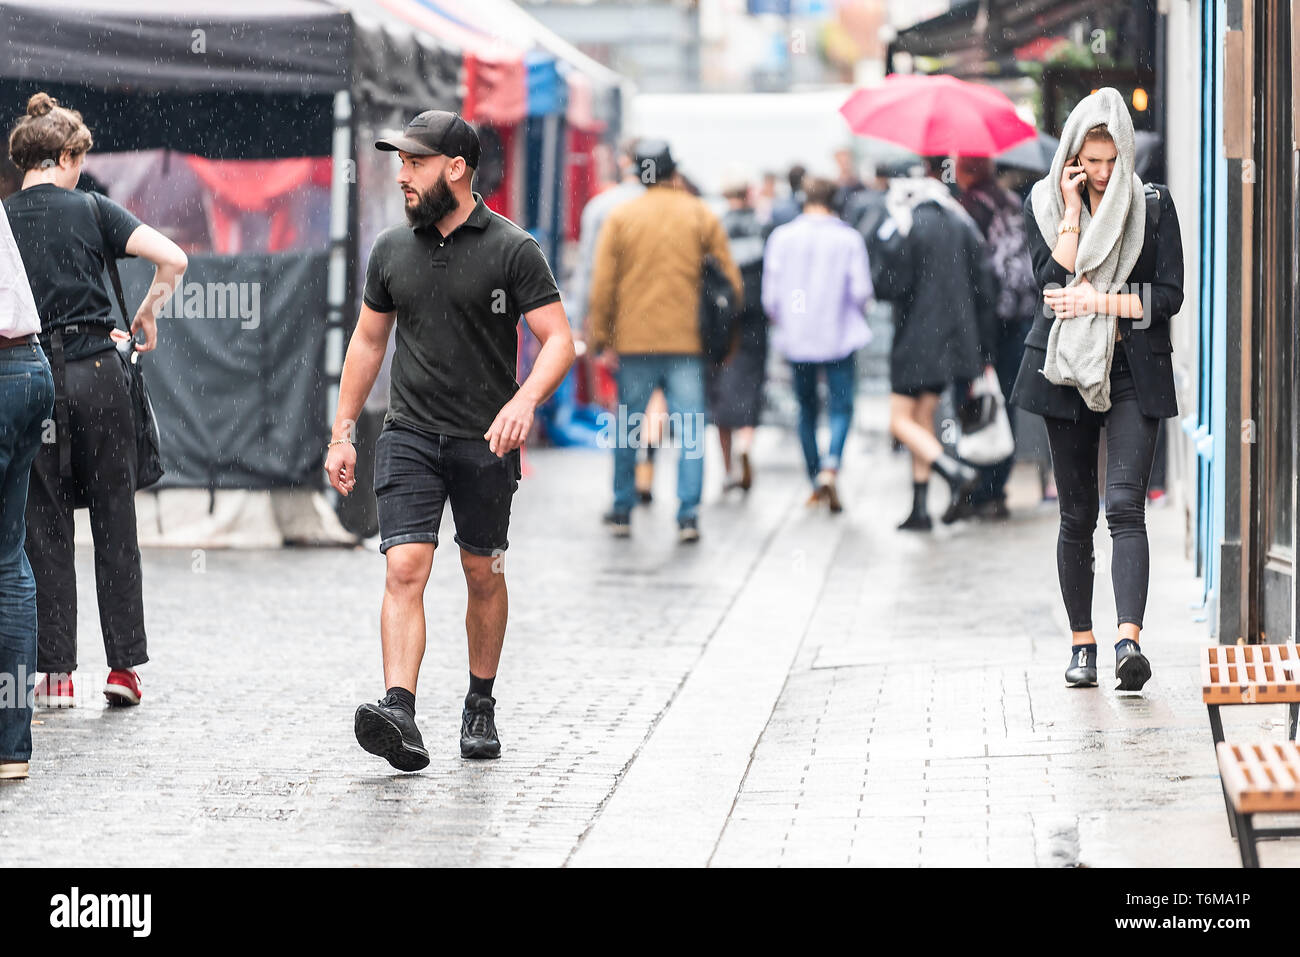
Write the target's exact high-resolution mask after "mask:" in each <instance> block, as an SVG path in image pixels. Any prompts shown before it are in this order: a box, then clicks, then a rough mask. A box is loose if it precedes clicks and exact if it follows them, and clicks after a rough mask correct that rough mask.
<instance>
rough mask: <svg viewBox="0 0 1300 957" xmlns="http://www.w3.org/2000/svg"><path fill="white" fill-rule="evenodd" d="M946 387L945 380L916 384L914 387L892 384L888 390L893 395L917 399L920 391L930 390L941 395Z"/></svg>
mask: <svg viewBox="0 0 1300 957" xmlns="http://www.w3.org/2000/svg"><path fill="white" fill-rule="evenodd" d="M946 388H948V384H947V383H946V382H936V383H934V384H933V385H923V386H917V387H916V388H914V389H903V388H899V387H898V386H893V387H892V388H891V389H890V391H891V392H893V393H894V395H902V396H906V397H907V398H909V399H919V398H920V397H921V393H922V392H931V393H933V394H935V395H943V390H944V389H946Z"/></svg>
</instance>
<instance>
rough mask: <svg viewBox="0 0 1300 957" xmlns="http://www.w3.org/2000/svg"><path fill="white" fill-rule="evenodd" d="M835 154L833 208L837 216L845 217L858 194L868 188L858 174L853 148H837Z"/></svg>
mask: <svg viewBox="0 0 1300 957" xmlns="http://www.w3.org/2000/svg"><path fill="white" fill-rule="evenodd" d="M834 155H835V168H836V170H837V174H836V179H835V199H834V202H833V204H832V209H833V211H834V212H835V215H836V216H839V217H841V218H844V214H845V212H846V211H847V210H849V209H850V208H852V207H853V205H854V202H855V200H856V199H857V197H858V194H859V193H861V192H862V191H863V190H864V189H866V185H865V184H864V183H863V182H862V177H861V176H859V175H858V170H857V166H856V165H855V163H854V161H853V150H851V149H849V148H848V147H844V148H841V149H838V150H836V151H835V154H834ZM846 222H847V220H846Z"/></svg>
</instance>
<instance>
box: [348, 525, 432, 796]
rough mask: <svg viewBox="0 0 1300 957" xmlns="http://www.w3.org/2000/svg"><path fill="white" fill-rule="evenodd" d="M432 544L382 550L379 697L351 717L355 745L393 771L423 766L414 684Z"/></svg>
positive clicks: (421, 643) (420, 655) (421, 654)
mask: <svg viewBox="0 0 1300 957" xmlns="http://www.w3.org/2000/svg"><path fill="white" fill-rule="evenodd" d="M433 551H434V546H433V543H432V542H407V543H406V544H404V545H394V546H393V547H392V548H390V549H388V551H387V552H385V553H384V554H385V558H386V559H387V560H388V572H387V575H386V577H385V580H384V604H383V607H382V609H381V610H380V613H379V634H380V641H381V643H382V645H383V653H384V687H385V688H386V689H387V692H386V693H385V695H384V697H383V698H382V699H380V701H379V702H378V703H377V704H363V705H361V707H359V708H357V713H356V717H355V718H354V719H353V725H354V729H355V731H356V736H357V743H358V744H360V745H361V747H363V748H364V749H365V750H367V751H369V752H370V753H371V754H377V755H379V756H380V757H381V758H384V759H385V760H386V761H388V763H389V764H391V765H392V766H393V767H395V768H397V769H398V770H399V771H419V770H420V769H421V768H424V767H427V766H428V764H429V752H428V751H426V750H425V748H424V740H423V739H422V738H421V737H420V730H419V728H417V727H416V726H415V683H416V681H417V680H418V679H419V677H420V662H421V660H422V659H423V658H424V586H425V585H427V584H428V582H429V570H430V569H431V568H432V567H433Z"/></svg>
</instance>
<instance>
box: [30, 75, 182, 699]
mask: <svg viewBox="0 0 1300 957" xmlns="http://www.w3.org/2000/svg"><path fill="white" fill-rule="evenodd" d="M91 146H92V139H91V135H90V130H89V129H87V127H86V124H85V123H84V122H83V121H82V118H81V114H80V113H78V112H77V111H75V110H69V109H65V108H64V107H61V106H59V105H58V103H57V101H55V100H54V99H52V98H51V97H50V96H48V95H47V94H45V93H37V94H36V95H34V96H33V97H32V98H31V99H30V100H29V101H28V103H27V115H26V116H24V117H23V118H22V119H21V120H19V121H18V124H17V125H16V126H15V127H14V129H13V132H12V133H11V134H10V136H9V155H10V157H11V158H12V159H13V161H14V164H15V165H16V166H17V167H18V168H19V169H21V170H23V184H22V189H21V190H20V191H19V192H17V193H14V194H13V195H12V196H10V197H9V198H8V199H6V200H5V209H6V211H7V212H8V215H9V222H10V225H11V226H12V227H13V233H14V238H15V239H16V241H17V243H18V249H19V251H20V252H21V253H22V258H23V265H24V266H25V267H26V271H27V278H28V280H29V281H30V282H31V288H32V293H33V296H34V298H35V302H36V309H37V312H38V313H39V314H40V317H41V346H42V348H43V349H44V350H45V351H46V353H47V354H48V355H49V357H50V365H51V367H52V371H53V375H54V385H55V405H54V435H53V439H54V441H52V442H47V443H45V444H43V445H42V446H41V449H40V452H39V453H38V454H37V456H36V462H35V464H34V465H33V467H32V474H31V484H30V487H29V488H28V495H27V545H26V549H27V557H28V559H29V560H30V561H31V565H32V570H33V572H34V574H35V578H36V608H37V619H38V622H39V630H40V642H39V649H38V654H37V659H38V669H39V670H40V671H43V672H45V673H46V674H45V677H44V678H43V679H42V680H41V682H40V684H38V685H37V688H36V699H35V700H36V704H37V705H38V706H40V707H52V708H60V707H72V706H73V705H74V703H75V694H74V691H73V685H72V672H74V671H75V670H76V668H77V575H76V561H75V551H74V544H73V510H74V509H75V508H78V507H81V506H83V505H84V506H88V507H89V509H90V527H91V532H92V534H93V536H94V540H95V587H96V593H97V596H98V599H99V623H100V628H101V630H102V632H103V636H104V650H105V653H106V654H107V656H108V667H109V668H110V669H111V670H110V672H109V675H108V680H107V682H106V683H105V685H104V695H105V697H107V699H108V702H109V704H110V705H135V704H139V703H140V699H141V696H142V692H141V684H140V675H139V672H138V671H137V670H136V669H137V667H138V666H139V665H141V664H143V663H144V662H146V661H148V660H149V655H148V651H147V647H146V646H147V641H146V636H145V628H144V597H143V587H142V579H141V573H140V548H139V545H138V540H137V533H136V519H135V491H136V462H137V452H136V449H137V445H136V425H135V407H134V403H133V401H132V397H131V384H130V379H129V376H130V372H129V370H128V369H127V367H126V362H125V360H124V356H123V354H122V353H121V352H120V351H119V350H118V349H117V343H118V342H125V341H126V340H127V339H129V338H132V337H136V336H143V337H144V341H143V343H141V344H137V345H136V346H135V348H136V350H137V351H139V352H148V351H149V350H151V349H153V348H154V347H155V346H156V345H157V343H158V327H157V322H156V315H157V312H158V310H159V309H160V308H162V307H163V305H164V303H165V301H166V300H167V299H168V297H170V296H171V295H172V293H174V292H175V290H176V286H177V284H178V283H179V282H180V278H181V276H182V274H183V273H184V272H185V267H186V265H187V259H186V257H185V253H183V252H182V251H181V249H180V247H179V246H177V245H176V244H175V243H174V242H172V241H171V240H170V239H168V238H167V237H166V236H164V235H163V234H162V233H160V232H158V231H157V230H155V229H153V228H151V227H149V226H146V225H144V224H143V223H141V222H140V220H139V219H137V218H136V217H135V216H133V215H132V214H131V213H130V212H128V211H127V210H126V209H124V208H123V207H121V206H119V205H118V204H117V203H115V202H113V201H112V200H111V199H109V198H108V197H107V196H102V195H100V194H98V193H83V192H80V191H79V190H76V189H74V187H75V186H76V183H77V179H78V177H79V176H80V175H81V168H82V164H83V163H84V162H85V159H86V153H87V152H88V151H89V150H90V148H91ZM127 256H140V257H143V258H144V259H147V260H149V261H150V262H152V263H153V264H154V267H155V269H154V276H153V282H152V283H150V286H149V292H148V294H147V295H146V296H145V299H144V301H143V302H142V303H141V304H140V306H139V308H138V309H137V310H136V312H135V315H134V317H133V318H131V319H130V325H131V329H130V333H128V332H127V331H125V330H122V329H115V328H114V320H113V315H112V305H111V303H110V300H109V294H108V291H107V290H106V289H105V287H104V283H103V281H102V279H101V277H102V276H103V274H104V270H105V268H106V265H107V264H108V263H109V262H110V261H111V260H113V259H121V258H123V257H127Z"/></svg>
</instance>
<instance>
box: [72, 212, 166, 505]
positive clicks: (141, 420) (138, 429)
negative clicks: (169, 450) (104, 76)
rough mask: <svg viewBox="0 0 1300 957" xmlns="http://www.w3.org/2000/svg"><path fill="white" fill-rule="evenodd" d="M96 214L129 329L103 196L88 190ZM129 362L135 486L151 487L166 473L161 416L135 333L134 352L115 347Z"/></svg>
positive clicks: (107, 259) (100, 240)
mask: <svg viewBox="0 0 1300 957" xmlns="http://www.w3.org/2000/svg"><path fill="white" fill-rule="evenodd" d="M86 200H87V202H89V203H90V207H91V209H92V210H93V211H94V214H95V225H96V226H98V227H99V244H100V248H101V249H102V250H103V253H104V265H105V266H106V267H107V268H108V278H109V280H110V281H111V282H112V283H113V294H114V295H115V296H116V297H117V307H118V309H120V310H121V311H122V322H123V323H125V324H126V331H127V332H130V331H131V320H130V318H129V316H130V314H129V313H128V312H127V311H126V297H125V296H123V295H122V277H121V276H119V275H118V272H117V257H116V256H114V255H113V246H112V244H111V243H109V241H108V236H107V235H106V234H105V232H104V217H103V215H102V214H101V213H100V211H99V200H98V199H97V198H96V197H95V195H94V194H93V193H87V194H86ZM113 351H114V352H116V353H117V354H118V355H119V356H121V357H122V362H123V364H124V365H125V366H126V374H127V381H128V382H129V383H130V386H131V407H132V411H133V413H134V418H135V446H136V466H135V487H136V488H137V489H142V488H148V487H149V486H151V485H155V484H157V482H158V480H159V479H161V478H162V477H163V464H162V454H161V452H160V451H159V434H158V420H157V418H156V417H155V416H154V412H153V402H152V401H150V399H149V389H148V387H147V386H146V385H145V381H144V369H143V368H141V366H140V354H139V353H138V352H136V349H135V337H134V336H132V337H131V354H130V356H129V357H127V356H123V355H122V353H121V351H120V350H118V349H114V350H113Z"/></svg>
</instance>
